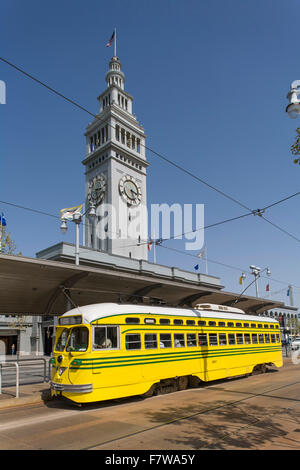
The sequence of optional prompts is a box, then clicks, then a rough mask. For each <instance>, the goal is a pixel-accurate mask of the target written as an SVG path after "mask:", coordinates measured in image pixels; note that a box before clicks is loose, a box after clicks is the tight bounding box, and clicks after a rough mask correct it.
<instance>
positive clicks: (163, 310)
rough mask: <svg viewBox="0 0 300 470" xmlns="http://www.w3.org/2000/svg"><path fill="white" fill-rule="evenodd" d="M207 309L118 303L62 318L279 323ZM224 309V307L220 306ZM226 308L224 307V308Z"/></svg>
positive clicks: (88, 307)
mask: <svg viewBox="0 0 300 470" xmlns="http://www.w3.org/2000/svg"><path fill="white" fill-rule="evenodd" d="M205 307H206V308H201V306H200V305H197V309H196V308H195V309H193V308H190V309H188V308H176V307H174V308H173V307H156V306H151V305H149V306H148V305H136V304H117V303H101V304H91V305H84V306H81V307H76V308H74V309H72V310H69V311H68V312H66V313H64V314H63V315H62V316H64V317H65V316H72V315H79V314H80V315H82V317H83V322H84V323H91V322H93V321H95V320H97V319H101V318H105V317H111V316H113V315H126V314H127V315H138V314H152V315H153V314H156V315H165V316H185V317H196V318H199V319H201V318H220V319H221V318H222V319H224V318H225V319H228V320H249V321H258V322H269V323H277V320H275V319H274V318H270V317H259V316H257V315H247V314H245V313H244V312H243V310H240V309H237V308H233V307H227V308H228V310H223V309H222V310H221V311H217V307H219V306H218V305H210V309H209V308H208V306H207V304H205ZM220 307H223V306H220ZM223 308H224V307H223Z"/></svg>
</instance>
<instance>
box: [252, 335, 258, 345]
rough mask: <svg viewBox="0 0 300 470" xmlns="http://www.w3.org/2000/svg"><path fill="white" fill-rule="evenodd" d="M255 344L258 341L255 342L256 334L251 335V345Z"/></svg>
mask: <svg viewBox="0 0 300 470" xmlns="http://www.w3.org/2000/svg"><path fill="white" fill-rule="evenodd" d="M257 343H258V341H257V335H256V334H255V335H254V334H253V335H252V344H257Z"/></svg>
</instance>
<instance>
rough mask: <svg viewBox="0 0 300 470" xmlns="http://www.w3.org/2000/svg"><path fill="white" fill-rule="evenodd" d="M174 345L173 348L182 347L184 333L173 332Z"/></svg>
mask: <svg viewBox="0 0 300 470" xmlns="http://www.w3.org/2000/svg"><path fill="white" fill-rule="evenodd" d="M174 346H175V348H184V346H185V342H184V335H183V334H174Z"/></svg>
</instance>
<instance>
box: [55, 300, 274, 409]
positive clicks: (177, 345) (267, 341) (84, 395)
mask: <svg viewBox="0 0 300 470" xmlns="http://www.w3.org/2000/svg"><path fill="white" fill-rule="evenodd" d="M51 365H52V380H51V391H52V394H53V395H59V396H64V397H66V398H68V399H70V400H72V401H74V402H77V403H89V402H95V401H101V400H109V399H114V398H120V397H128V396H132V395H144V396H151V395H152V394H153V393H165V392H168V391H175V390H182V389H185V388H186V387H188V386H197V385H199V384H200V383H201V381H203V382H207V381H211V380H216V379H222V378H228V377H234V376H237V375H245V374H251V373H253V372H264V371H265V370H266V368H267V366H268V365H275V366H276V367H281V366H282V353H281V338H280V329H279V323H278V322H277V321H276V320H274V319H273V318H267V317H258V316H255V315H247V314H245V313H244V312H243V311H242V310H240V309H237V308H233V307H225V306H222V305H213V304H200V305H197V306H196V307H195V308H193V309H183V308H172V307H155V306H145V305H125V304H121V305H119V304H113V303H103V304H94V305H86V306H83V307H77V308H75V309H72V310H70V311H68V312H66V313H65V314H64V315H62V316H61V317H59V322H58V326H57V329H56V342H55V347H54V357H53V358H52V359H51Z"/></svg>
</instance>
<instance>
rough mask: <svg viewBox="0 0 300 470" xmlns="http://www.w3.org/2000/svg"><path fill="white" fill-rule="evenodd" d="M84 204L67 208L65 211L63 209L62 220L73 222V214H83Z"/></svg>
mask: <svg viewBox="0 0 300 470" xmlns="http://www.w3.org/2000/svg"><path fill="white" fill-rule="evenodd" d="M81 209H82V204H80V206H74V207H66V208H65V209H61V211H60V218H61V219H65V220H71V219H72V218H73V214H75V213H76V212H77V213H78V214H81Z"/></svg>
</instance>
